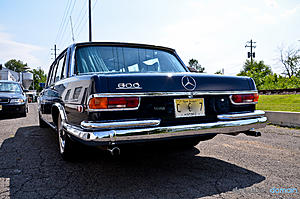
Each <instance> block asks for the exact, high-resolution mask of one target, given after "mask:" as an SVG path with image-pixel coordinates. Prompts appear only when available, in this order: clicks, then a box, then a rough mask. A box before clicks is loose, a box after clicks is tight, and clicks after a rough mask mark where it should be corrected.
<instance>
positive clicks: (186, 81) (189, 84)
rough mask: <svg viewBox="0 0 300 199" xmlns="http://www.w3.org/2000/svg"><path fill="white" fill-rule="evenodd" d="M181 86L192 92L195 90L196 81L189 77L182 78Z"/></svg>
mask: <svg viewBox="0 0 300 199" xmlns="http://www.w3.org/2000/svg"><path fill="white" fill-rule="evenodd" d="M181 84H182V86H183V87H184V88H185V89H186V90H188V91H193V90H195V88H196V80H195V79H194V78H192V77H190V76H184V77H182V79H181Z"/></svg>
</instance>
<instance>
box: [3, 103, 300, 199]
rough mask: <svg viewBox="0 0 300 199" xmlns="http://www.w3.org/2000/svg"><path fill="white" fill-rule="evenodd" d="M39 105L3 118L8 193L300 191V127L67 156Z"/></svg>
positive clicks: (258, 194) (290, 194)
mask: <svg viewBox="0 0 300 199" xmlns="http://www.w3.org/2000/svg"><path fill="white" fill-rule="evenodd" d="M36 109H37V105H36V104H30V106H29V111H30V112H29V114H28V116H27V117H26V118H14V117H13V116H11V117H10V118H7V117H2V118H1V119H0V146H1V147H0V198H172V199H174V198H202V197H203V198H300V193H299V192H300V186H299V185H300V130H297V129H288V128H281V127H276V126H267V127H266V128H264V129H259V131H260V132H261V133H262V136H261V137H250V136H246V135H244V134H240V135H238V136H228V135H218V136H216V137H215V138H214V139H212V140H209V141H205V142H201V143H200V144H198V145H197V146H196V147H195V148H193V149H187V150H176V149H173V148H171V149H170V148H168V146H165V147H159V148H157V147H153V146H152V147H151V146H148V147H136V148H131V149H128V150H125V151H121V156H120V157H117V158H113V157H111V156H110V155H109V154H108V153H105V152H101V151H99V150H95V149H89V148H83V149H82V152H81V153H80V154H78V157H77V160H76V161H73V162H65V161H63V160H62V159H61V157H60V155H59V154H58V143H57V137H56V136H55V133H54V131H52V130H51V129H41V128H39V127H38V120H37V110H36ZM280 188H281V193H277V192H278V191H279V192H280ZM296 190H297V192H296Z"/></svg>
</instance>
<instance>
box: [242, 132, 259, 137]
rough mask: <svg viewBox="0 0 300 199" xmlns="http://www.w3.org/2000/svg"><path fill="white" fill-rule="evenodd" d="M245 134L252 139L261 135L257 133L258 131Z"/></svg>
mask: <svg viewBox="0 0 300 199" xmlns="http://www.w3.org/2000/svg"><path fill="white" fill-rule="evenodd" d="M245 134H246V135H248V136H254V137H259V136H261V133H260V132H258V131H246V132H245Z"/></svg>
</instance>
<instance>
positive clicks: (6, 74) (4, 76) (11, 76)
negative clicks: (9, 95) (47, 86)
mask: <svg viewBox="0 0 300 199" xmlns="http://www.w3.org/2000/svg"><path fill="white" fill-rule="evenodd" d="M0 80H11V81H15V82H20V83H22V86H23V87H24V89H26V90H29V87H30V86H31V84H32V82H33V74H32V73H30V72H28V71H25V72H20V73H18V72H15V71H12V70H10V69H8V68H5V67H3V66H2V65H0ZM26 95H27V97H28V101H29V102H35V101H36V96H37V94H36V90H29V91H27V92H26Z"/></svg>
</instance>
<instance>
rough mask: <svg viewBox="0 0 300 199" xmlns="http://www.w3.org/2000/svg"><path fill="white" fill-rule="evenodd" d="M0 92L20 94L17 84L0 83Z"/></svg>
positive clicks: (20, 90)
mask: <svg viewBox="0 0 300 199" xmlns="http://www.w3.org/2000/svg"><path fill="white" fill-rule="evenodd" d="M0 92H12V93H21V92H22V89H21V87H20V85H19V84H17V83H11V82H0Z"/></svg>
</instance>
